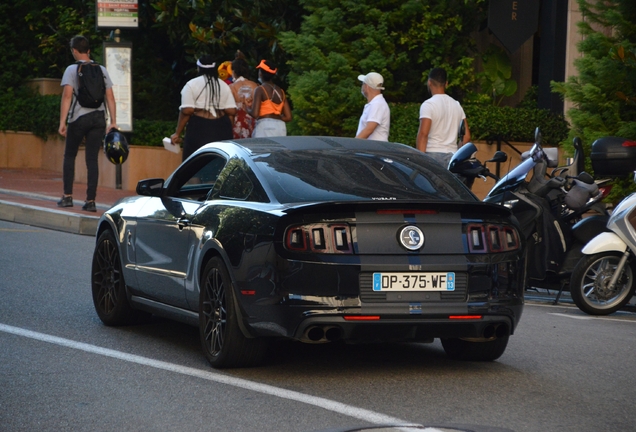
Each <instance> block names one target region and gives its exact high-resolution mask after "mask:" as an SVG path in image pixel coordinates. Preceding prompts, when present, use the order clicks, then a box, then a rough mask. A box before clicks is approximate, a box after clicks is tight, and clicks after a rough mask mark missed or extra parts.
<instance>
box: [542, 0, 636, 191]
mask: <svg viewBox="0 0 636 432" xmlns="http://www.w3.org/2000/svg"><path fill="white" fill-rule="evenodd" d="M578 3H579V7H580V10H581V12H582V14H583V17H584V20H583V21H582V22H579V23H578V28H579V31H580V33H581V34H582V35H583V36H584V39H583V40H582V41H581V42H580V43H579V46H578V48H579V50H580V51H581V53H582V54H583V56H582V57H580V58H579V59H577V60H576V61H575V66H576V68H577V71H578V73H579V75H578V76H573V77H570V78H569V79H568V81H567V82H566V83H556V82H553V83H552V86H553V89H554V90H555V91H556V92H558V93H561V94H562V95H563V96H564V97H565V98H566V99H568V100H570V101H572V102H574V108H572V109H570V110H569V111H568V113H567V114H568V116H569V117H570V120H571V124H572V128H571V131H570V135H569V137H568V140H567V141H566V143H565V145H566V147H569V148H571V144H570V143H571V142H572V139H573V138H574V137H575V136H579V137H581V138H582V140H583V143H584V146H585V149H586V153H587V154H589V152H590V149H591V144H592V143H593V142H594V141H595V140H596V139H598V138H600V137H602V136H622V137H625V138H631V139H636V26H635V25H634V23H635V22H636V3H635V2H634V1H633V0H578ZM587 165H588V166H587V169H588V170H590V168H591V163H590V161H589V159H588V161H587ZM628 174H629V175H631V173H625V175H628ZM629 183H631V181H629V182H628V181H623V182H622V186H624V187H627V186H628V185H629ZM632 186H633V185H632ZM625 192H626V191H624V190H623V188H622V187H620V186H619V187H615V188H614V190H613V192H612V194H613V197H610V198H612V199H613V200H614V201H617V200H619V199H620V197H619V195H623V194H624V193H625Z"/></svg>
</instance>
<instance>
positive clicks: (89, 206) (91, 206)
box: [82, 201, 97, 212]
mask: <svg viewBox="0 0 636 432" xmlns="http://www.w3.org/2000/svg"><path fill="white" fill-rule="evenodd" d="M82 210H85V211H89V212H96V211H97V207H95V201H86V202H85V203H84V205H83V206H82Z"/></svg>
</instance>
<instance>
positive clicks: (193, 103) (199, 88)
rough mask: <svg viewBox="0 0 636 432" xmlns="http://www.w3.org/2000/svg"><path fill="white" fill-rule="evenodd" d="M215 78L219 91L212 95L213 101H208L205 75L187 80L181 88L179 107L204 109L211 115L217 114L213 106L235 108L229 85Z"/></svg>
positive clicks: (222, 108)
mask: <svg viewBox="0 0 636 432" xmlns="http://www.w3.org/2000/svg"><path fill="white" fill-rule="evenodd" d="M216 80H217V81H218V83H219V90H220V91H219V93H218V94H215V95H214V96H215V97H214V100H213V101H210V95H209V88H208V87H206V84H207V82H208V81H207V78H206V76H205V75H201V76H198V77H196V78H193V79H191V80H190V81H188V82H187V83H186V85H184V86H183V88H182V89H181V106H180V107H179V109H182V108H195V109H204V110H208V111H210V112H211V113H212V114H213V115H217V114H216V110H215V107H216V108H218V109H220V110H224V109H228V108H236V101H235V100H234V96H233V95H232V90H231V89H230V86H229V85H227V84H226V83H225V82H224V81H222V80H220V79H218V78H217V79H216Z"/></svg>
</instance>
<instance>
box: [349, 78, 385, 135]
mask: <svg viewBox="0 0 636 432" xmlns="http://www.w3.org/2000/svg"><path fill="white" fill-rule="evenodd" d="M358 80H359V81H362V88H361V89H360V91H361V92H362V96H364V97H365V98H367V102H368V103H367V104H366V105H365V106H364V110H363V111H362V116H361V117H360V122H359V123H358V131H357V132H356V138H364V139H370V140H376V141H388V140H389V128H390V127H391V111H390V110H389V104H387V103H386V100H384V96H382V90H384V87H383V86H384V78H382V75H380V74H379V73H377V72H369V73H368V74H366V75H360V76H358Z"/></svg>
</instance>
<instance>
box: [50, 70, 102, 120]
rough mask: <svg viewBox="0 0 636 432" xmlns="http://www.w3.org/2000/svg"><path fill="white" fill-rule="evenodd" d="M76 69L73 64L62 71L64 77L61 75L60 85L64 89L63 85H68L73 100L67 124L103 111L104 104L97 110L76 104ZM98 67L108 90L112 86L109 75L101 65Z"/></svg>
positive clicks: (77, 86)
mask: <svg viewBox="0 0 636 432" xmlns="http://www.w3.org/2000/svg"><path fill="white" fill-rule="evenodd" d="M78 67H79V65H78V64H75V63H73V64H72V65H70V66H68V67H67V68H66V70H65V71H64V75H62V82H61V83H60V85H61V86H62V87H64V86H65V85H69V86H71V87H72V88H73V99H72V100H71V108H70V109H69V110H68V119H67V120H68V122H69V123H73V122H74V121H75V120H77V119H78V118H79V117H81V116H83V115H84V114H88V113H91V112H93V111H105V107H104V104H101V106H99V107H97V108H86V107H83V106H81V105H80V104H79V103H77V102H76V98H75V93H77V90H78V89H79V82H78V80H77V68H78ZM100 67H101V69H102V73H103V74H104V83H105V85H106V88H107V89H109V88H111V87H112V86H113V82H112V81H111V79H110V75H108V71H107V70H106V68H105V67H104V66H101V65H100ZM104 101H106V99H104Z"/></svg>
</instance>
